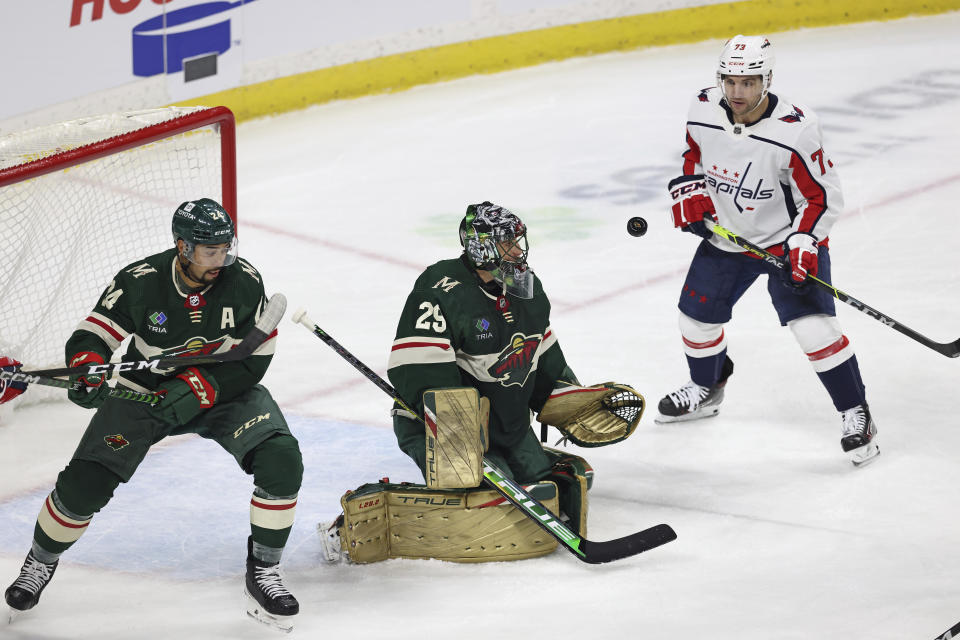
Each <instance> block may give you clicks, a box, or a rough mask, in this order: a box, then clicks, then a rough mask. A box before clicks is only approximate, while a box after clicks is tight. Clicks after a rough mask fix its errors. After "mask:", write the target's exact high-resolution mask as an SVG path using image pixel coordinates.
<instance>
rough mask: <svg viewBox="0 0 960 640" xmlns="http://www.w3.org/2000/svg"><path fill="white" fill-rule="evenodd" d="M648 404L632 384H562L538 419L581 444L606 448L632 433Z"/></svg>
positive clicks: (582, 445)
mask: <svg viewBox="0 0 960 640" xmlns="http://www.w3.org/2000/svg"><path fill="white" fill-rule="evenodd" d="M645 406H646V403H645V401H644V399H643V396H641V395H640V394H639V393H637V392H636V391H635V390H634V389H632V388H631V387H628V386H627V385H624V384H617V383H615V382H604V383H602V384H598V385H594V386H592V387H581V386H579V385H575V384H569V383H562V382H561V383H560V384H559V385H558V386H557V388H556V389H554V390H553V393H551V394H550V397H549V398H548V399H547V402H546V403H545V404H544V405H543V409H542V410H541V411H540V414H539V416H537V419H538V420H540V422H542V423H543V424H548V425H550V426H553V427H556V428H557V429H559V430H560V431H562V432H563V434H564V435H565V436H566V437H567V438H569V439H570V440H572V441H573V442H574V443H575V444H577V445H580V446H581V447H602V446H604V445H608V444H613V443H615V442H620V441H621V440H625V439H626V438H628V437H629V436H630V434H632V433H633V432H634V431H635V430H636V428H637V424H638V423H639V422H640V418H641V417H642V416H643V409H644V407H645Z"/></svg>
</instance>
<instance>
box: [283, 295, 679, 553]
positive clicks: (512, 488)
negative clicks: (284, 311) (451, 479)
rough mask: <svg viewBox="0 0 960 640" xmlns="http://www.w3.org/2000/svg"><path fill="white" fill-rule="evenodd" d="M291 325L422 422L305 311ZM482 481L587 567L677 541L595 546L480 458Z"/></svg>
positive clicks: (647, 537) (643, 538)
mask: <svg viewBox="0 0 960 640" xmlns="http://www.w3.org/2000/svg"><path fill="white" fill-rule="evenodd" d="M291 319H292V320H293V321H294V322H296V323H299V324H302V325H303V326H305V327H306V328H307V329H309V330H310V331H311V332H312V333H313V334H314V335H315V336H317V337H318V338H320V339H321V340H323V341H324V342H325V343H327V346H329V347H330V348H331V349H333V350H334V351H336V352H337V354H338V355H339V356H340V357H341V358H343V359H344V360H346V361H347V362H349V363H350V364H351V365H353V367H354V368H355V369H356V370H357V371H359V372H360V373H362V374H363V375H364V376H365V377H366V378H367V380H369V381H370V382H372V383H373V384H375V385H377V386H378V387H380V389H381V390H382V391H383V392H385V393H386V394H387V395H389V396H390V397H391V398H393V400H394V402H396V403H397V404H398V405H400V406H401V407H403V408H404V409H405V410H407V411H409V412H410V413H411V414H413V415H416V416H417V418H418V419H419V420H420V421H421V422H422V421H423V419H422V418H420V416H419V415H417V412H416V411H414V410H413V409H411V408H410V407H409V406H407V404H406V403H404V401H403V400H401V399H400V397H399V396H398V395H397V391H396V389H394V388H393V387H391V386H390V384H389V383H387V381H386V380H384V379H383V378H381V377H380V376H378V375H377V374H376V373H375V372H374V371H372V370H371V369H370V368H369V367H367V365H365V364H363V363H362V362H360V361H359V360H357V358H356V357H355V356H354V355H353V354H352V353H350V352H349V351H347V350H346V349H344V348H343V347H342V346H341V345H340V343H339V342H337V341H336V340H334V339H333V338H332V337H331V336H330V335H329V334H328V333H327V332H326V331H324V330H323V329H321V328H320V327H319V326H318V325H317V324H316V323H315V322H314V321H313V320H311V319H310V318H309V317H308V316H307V313H306V311H304V310H303V309H299V310H297V312H296V313H294V314H293V317H292V318H291ZM483 477H484V479H485V480H486V481H487V483H488V484H489V485H490V486H492V487H493V488H494V489H496V490H497V491H498V492H499V493H500V494H501V495H502V496H503V497H504V498H506V499H507V500H509V501H510V502H512V503H513V504H514V505H515V506H516V507H517V508H518V509H520V511H521V512H523V514H524V515H526V516H527V517H528V518H530V519H531V520H533V521H534V522H536V523H537V524H538V525H540V527H541V528H542V529H543V530H544V531H546V532H547V533H549V534H550V535H551V536H553V537H554V538H556V539H557V541H559V542H561V543H563V545H564V546H565V547H566V548H567V550H568V551H570V552H571V553H572V554H574V555H575V556H576V557H577V558H578V559H580V560H582V561H583V562H588V563H590V564H600V563H602V562H613V561H614V560H621V559H623V558H628V557H630V556H634V555H637V554H638V553H643V552H644V551H649V550H650V549H654V548H656V547H659V546H660V545H663V544H666V543H668V542H670V541H672V540H676V539H677V534H676V533H675V532H674V530H673V529H672V528H671V527H670V526H669V525H666V524H658V525H656V526H653V527H650V528H649V529H644V530H643V531H639V532H637V533H634V534H631V535H629V536H624V537H623V538H617V539H616V540H608V541H605V542H594V541H593V540H587V539H586V538H584V537H582V536H580V535H578V534H576V533H574V532H573V531H571V530H570V529H569V528H568V527H567V526H566V525H565V524H563V522H562V521H561V520H560V518H558V517H557V516H555V515H553V514H552V513H551V512H550V510H549V509H547V508H546V507H545V506H543V504H542V503H541V502H540V501H539V500H537V499H536V498H534V497H533V496H531V495H530V494H529V493H527V491H526V490H525V489H524V488H523V487H522V486H520V485H519V484H518V483H517V482H515V481H514V480H513V479H511V478H510V477H508V476H507V474H506V473H504V472H503V470H502V469H500V468H499V467H498V466H497V465H495V464H494V463H493V462H491V461H490V459H489V458H487V457H484V458H483Z"/></svg>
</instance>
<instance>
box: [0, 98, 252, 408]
mask: <svg viewBox="0 0 960 640" xmlns="http://www.w3.org/2000/svg"><path fill="white" fill-rule="evenodd" d="M202 197H207V198H213V199H214V200H217V201H218V202H220V203H222V204H223V206H224V208H225V209H226V210H227V212H228V213H229V214H230V215H231V217H233V219H234V222H236V220H237V185H236V125H235V122H234V117H233V113H232V112H231V111H230V110H229V109H227V108H226V107H165V108H161V109H148V110H142V111H135V112H125V113H112V114H105V115H101V116H94V117H89V118H82V119H78V120H72V121H69V122H63V123H58V124H55V125H49V126H44V127H39V128H36V129H30V130H26V131H22V132H17V133H13V134H10V135H7V136H4V137H0V355H7V356H11V357H14V358H16V359H18V360H20V361H21V362H23V363H24V365H25V366H29V367H30V368H43V367H58V366H63V364H64V351H63V348H64V344H65V342H66V340H67V338H68V337H69V336H70V334H71V333H72V332H73V330H74V328H75V327H76V325H77V324H78V323H79V322H80V321H81V320H82V319H83V318H84V317H86V314H87V313H89V311H90V309H92V308H93V305H94V304H95V303H96V301H97V296H98V295H99V294H100V293H101V292H102V291H103V290H104V289H105V288H106V287H107V285H109V284H110V280H111V279H112V278H113V276H114V275H115V274H116V273H117V272H118V271H119V270H120V269H121V268H122V267H124V266H125V265H127V264H129V263H131V262H133V261H135V260H137V259H139V258H142V257H144V256H147V255H149V254H152V253H156V252H159V251H162V250H164V249H166V248H169V247H172V246H173V239H172V237H171V228H170V224H171V219H172V216H173V211H174V209H175V208H176V206H177V205H178V204H180V203H181V202H183V201H185V200H195V199H197V198H202ZM51 394H53V396H60V397H63V398H66V393H64V392H63V391H62V390H51V391H49V392H47V391H44V392H41V391H40V390H33V389H31V390H30V392H29V393H27V394H24V395H23V396H21V398H23V399H24V400H28V401H29V400H31V399H32V400H36V399H42V398H44V397H47V398H49V397H51Z"/></svg>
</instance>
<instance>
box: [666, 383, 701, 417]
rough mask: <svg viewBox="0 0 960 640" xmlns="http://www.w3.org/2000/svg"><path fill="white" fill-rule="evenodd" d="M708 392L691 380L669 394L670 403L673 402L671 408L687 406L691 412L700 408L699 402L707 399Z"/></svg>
mask: <svg viewBox="0 0 960 640" xmlns="http://www.w3.org/2000/svg"><path fill="white" fill-rule="evenodd" d="M708 391H710V390H709V389H707V388H706V387H701V386H700V385H698V384H697V383H696V382H693V381H692V380H691V381H690V382H688V383H687V384H685V385H683V386H682V387H680V388H679V389H677V390H676V391H673V392H671V393H670V401H671V402H673V406H675V407H677V408H681V407H684V406H687V407H689V408H690V410H691V411H693V410H694V409H696V408H697V407H698V406H700V402H701V401H702V400H703V399H704V398H706V397H707V392H708Z"/></svg>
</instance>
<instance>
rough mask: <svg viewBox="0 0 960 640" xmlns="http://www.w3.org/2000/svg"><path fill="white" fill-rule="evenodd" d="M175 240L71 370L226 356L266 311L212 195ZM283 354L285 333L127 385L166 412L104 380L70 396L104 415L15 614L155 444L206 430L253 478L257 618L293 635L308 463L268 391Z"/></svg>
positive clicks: (46, 507)
mask: <svg viewBox="0 0 960 640" xmlns="http://www.w3.org/2000/svg"><path fill="white" fill-rule="evenodd" d="M172 230H173V240H174V243H175V246H174V247H171V248H170V249H168V250H167V251H164V252H162V253H158V254H155V255H152V256H149V257H147V258H144V259H143V260H140V261H137V262H134V263H133V264H130V265H128V266H126V267H124V268H123V269H121V270H120V272H119V273H118V274H117V275H116V277H115V278H114V279H113V280H112V281H111V282H110V283H109V285H108V286H107V288H106V290H105V291H104V292H103V293H102V294H101V296H100V298H99V300H98V302H97V303H96V305H95V306H94V308H93V311H92V312H91V313H90V314H89V315H88V316H87V317H86V318H85V319H84V320H82V321H81V322H80V324H79V325H78V327H77V329H76V330H75V331H74V333H73V334H72V335H71V336H70V338H69V339H68V340H67V344H66V360H67V363H68V365H69V366H71V367H75V366H80V365H87V364H90V365H92V364H103V363H104V362H107V361H109V360H110V358H111V356H112V355H113V353H114V352H115V351H117V350H118V349H119V348H120V346H121V343H122V342H124V340H125V339H127V338H130V340H129V346H128V347H127V351H126V356H125V360H128V361H139V360H153V359H156V358H160V357H170V356H193V355H209V354H217V353H224V352H226V351H229V350H230V349H231V348H232V347H233V346H235V345H236V344H238V343H239V342H240V341H241V339H242V338H243V337H244V336H245V335H246V334H247V333H249V332H250V331H251V329H253V327H254V324H255V322H256V321H257V319H258V318H259V315H260V313H261V311H262V309H263V307H264V305H265V303H266V297H265V295H264V287H263V280H262V277H261V275H260V273H258V272H257V270H256V269H255V268H254V267H253V266H251V265H250V264H249V263H248V262H246V261H245V260H243V259H241V258H238V257H237V238H236V233H235V228H234V223H233V221H232V219H231V218H230V216H229V215H228V213H227V212H226V211H225V210H224V209H223V208H222V207H221V206H220V205H219V204H218V203H216V202H215V201H213V200H210V199H207V198H203V199H200V200H196V201H191V202H185V203H183V204H181V205H180V206H179V207H178V208H177V210H176V211H175V213H174V215H173V224H172ZM275 345H276V331H274V332H273V333H272V334H271V335H269V336H268V337H267V339H266V340H265V341H264V342H263V343H262V344H261V345H260V346H259V347H258V348H257V349H256V350H255V351H254V352H253V354H252V355H251V356H250V357H247V358H245V359H242V360H238V361H231V362H222V363H216V364H211V365H205V366H189V367H178V368H173V369H164V370H156V369H139V370H135V371H129V370H128V371H124V372H123V373H122V374H120V375H119V378H118V381H117V384H118V385H119V386H122V387H124V388H127V389H131V390H134V391H139V392H156V393H161V394H163V399H162V400H161V401H160V402H159V404H157V405H156V406H150V405H148V404H143V403H137V402H131V401H128V400H124V399H118V398H114V397H109V396H108V392H109V389H110V388H109V387H108V385H107V384H105V382H104V380H103V378H102V377H100V376H90V375H87V376H81V377H79V378H78V380H79V381H80V382H81V383H82V384H80V385H78V387H77V388H74V389H71V390H69V391H68V395H69V398H70V400H72V401H73V402H75V403H76V404H78V405H80V406H81V407H85V408H90V409H96V413H95V414H94V415H93V418H92V420H91V421H90V424H89V425H88V426H87V429H86V431H85V432H84V434H83V437H82V438H81V440H80V444H79V445H78V447H77V450H76V452H75V453H74V455H73V458H72V459H71V460H70V463H69V464H68V465H67V466H66V468H65V469H64V470H63V471H62V472H61V473H60V475H59V477H58V478H57V482H56V486H55V487H54V489H53V491H52V492H51V493H50V494H49V496H48V497H47V498H46V499H45V501H44V503H43V506H42V508H41V511H40V515H39V517H38V518H37V523H36V526H35V528H34V536H33V544H32V548H31V550H30V552H29V553H28V555H27V559H26V561H25V562H24V565H23V568H22V570H21V572H20V576H19V577H18V578H17V580H16V581H15V582H14V583H13V584H12V585H10V587H9V588H8V589H7V590H6V593H5V598H6V601H7V604H9V605H10V607H11V608H13V609H14V610H18V611H24V610H27V609H31V608H33V607H34V606H35V605H36V604H37V602H38V600H39V598H40V593H41V591H43V589H44V588H46V586H47V584H48V583H49V582H50V580H51V578H52V577H53V573H54V570H55V569H56V567H57V564H58V561H59V558H60V555H61V554H62V553H63V552H64V551H66V550H67V549H68V548H70V546H72V545H73V544H74V543H75V542H76V541H77V539H79V538H80V536H81V535H82V534H83V533H84V532H85V531H86V530H87V528H88V525H90V522H91V520H92V518H93V515H94V514H95V513H97V512H98V511H100V509H102V508H103V507H104V506H106V504H107V502H108V501H109V500H110V498H111V497H112V496H113V492H114V490H115V489H116V487H117V486H118V485H119V483H121V482H128V481H129V480H130V479H131V476H132V475H133V474H134V472H135V471H136V469H137V467H138V466H139V465H140V463H141V462H142V461H143V459H144V456H145V455H146V453H147V451H148V450H149V449H150V447H151V446H153V445H154V444H156V443H157V442H159V441H160V440H161V439H163V438H165V437H166V436H169V435H177V434H184V433H196V434H199V435H201V436H202V437H204V438H207V439H211V440H214V441H216V442H217V444H219V445H220V446H221V447H222V448H223V449H225V450H226V451H227V452H228V453H229V454H231V455H232V456H233V457H234V458H235V459H236V461H237V463H238V464H239V465H240V467H241V468H242V469H243V470H244V471H245V472H246V473H248V474H252V475H253V481H254V485H255V488H254V491H253V498H252V500H251V502H250V523H251V532H252V535H251V537H250V538H249V539H248V541H247V576H246V589H247V596H248V604H247V609H248V612H249V613H250V614H251V616H253V617H254V618H257V619H258V620H260V621H261V622H264V623H265V624H268V625H271V626H276V627H280V628H283V629H289V628H290V627H291V626H292V623H291V621H292V617H293V616H294V615H295V614H296V613H297V612H298V611H299V604H298V603H297V600H296V599H295V598H294V597H293V595H291V594H290V593H289V591H287V589H286V588H285V587H284V585H283V583H282V581H281V576H280V573H279V569H278V564H279V561H280V555H281V552H282V551H283V548H284V546H285V544H286V541H287V537H288V536H289V533H290V529H291V527H292V526H293V520H294V511H295V506H296V502H297V493H298V492H299V490H300V483H301V477H302V473H303V465H302V460H301V454H300V448H299V445H298V443H297V441H296V439H295V438H294V437H293V436H292V435H291V433H290V430H289V429H288V427H287V423H286V421H285V420H284V417H283V414H282V413H281V412H280V409H279V407H278V406H277V404H276V402H274V400H273V398H272V397H271V396H270V393H269V391H267V389H266V388H265V387H263V386H262V385H261V384H259V381H260V379H261V378H262V377H263V375H264V374H265V373H266V371H267V367H268V366H269V364H270V361H271V359H272V357H273V353H274V349H275ZM184 497H185V499H186V498H188V496H184ZM244 506H245V505H244ZM173 546H174V547H176V545H173Z"/></svg>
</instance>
